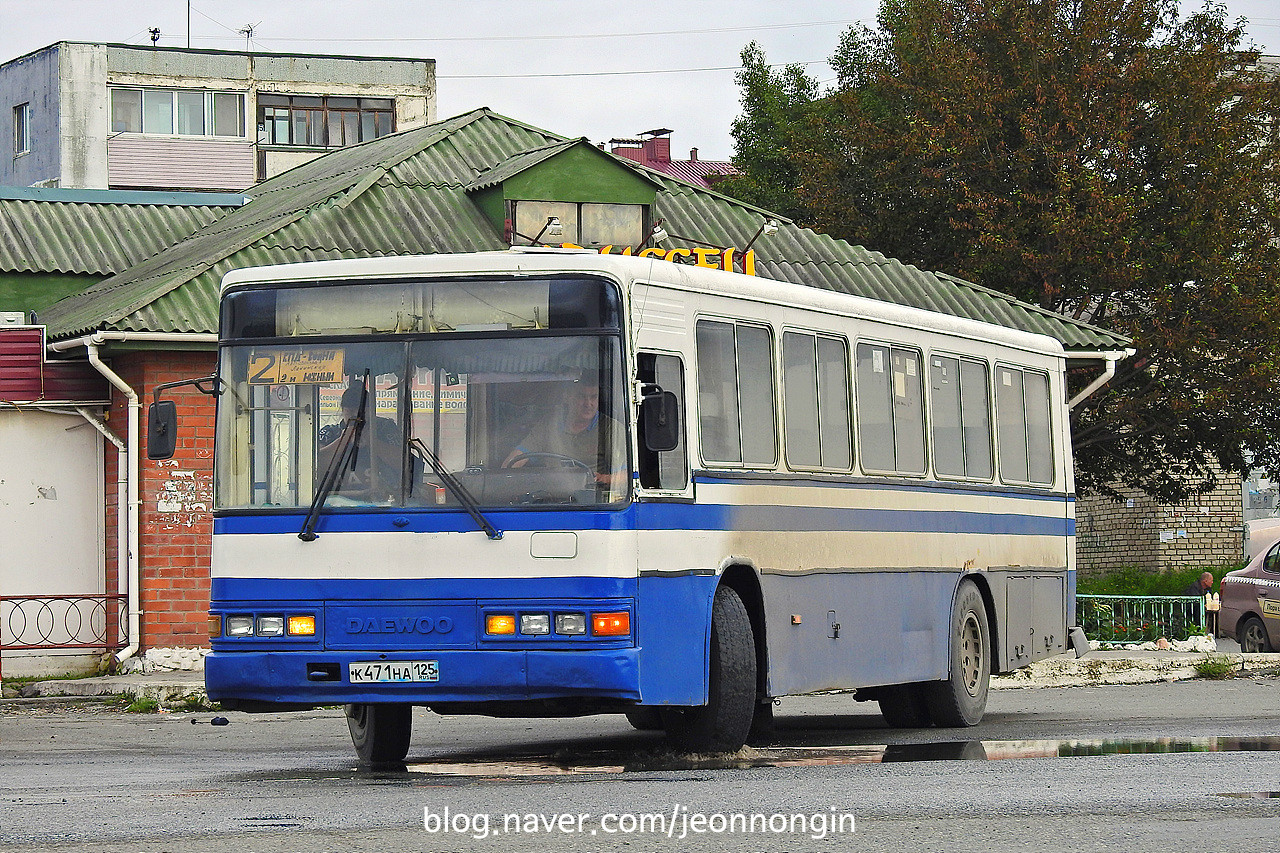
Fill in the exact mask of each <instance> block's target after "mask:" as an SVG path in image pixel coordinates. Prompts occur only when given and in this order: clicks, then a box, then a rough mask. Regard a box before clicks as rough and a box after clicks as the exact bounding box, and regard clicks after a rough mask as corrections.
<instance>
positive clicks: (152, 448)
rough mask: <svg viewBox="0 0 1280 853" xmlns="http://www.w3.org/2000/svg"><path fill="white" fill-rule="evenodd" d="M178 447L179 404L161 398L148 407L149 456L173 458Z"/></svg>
mask: <svg viewBox="0 0 1280 853" xmlns="http://www.w3.org/2000/svg"><path fill="white" fill-rule="evenodd" d="M177 448H178V406H177V404H176V403H174V402H173V401H172V400H160V401H159V402H156V403H152V404H151V405H150V406H148V407H147V458H148V459H172V458H173V453H174V451H175V450H177Z"/></svg>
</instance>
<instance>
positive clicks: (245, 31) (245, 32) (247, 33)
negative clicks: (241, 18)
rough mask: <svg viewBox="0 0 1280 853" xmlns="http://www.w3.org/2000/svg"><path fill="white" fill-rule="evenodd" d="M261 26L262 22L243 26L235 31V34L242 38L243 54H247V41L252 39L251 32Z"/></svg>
mask: <svg viewBox="0 0 1280 853" xmlns="http://www.w3.org/2000/svg"><path fill="white" fill-rule="evenodd" d="M261 25H262V21H258V23H256V24H245V25H244V26H243V27H241V28H240V29H238V30H236V32H238V33H239V34H240V35H242V36H244V52H245V53H248V52H249V41H250V40H251V39H252V38H253V31H254V30H256V29H257V28H258V27H260V26H261Z"/></svg>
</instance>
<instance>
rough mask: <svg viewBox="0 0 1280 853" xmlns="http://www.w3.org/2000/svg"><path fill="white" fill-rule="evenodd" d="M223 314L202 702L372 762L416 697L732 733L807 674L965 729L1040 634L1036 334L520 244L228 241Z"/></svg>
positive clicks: (1060, 487) (1049, 448)
mask: <svg viewBox="0 0 1280 853" xmlns="http://www.w3.org/2000/svg"><path fill="white" fill-rule="evenodd" d="M221 310H222V315H221V333H220V355H219V366H218V376H217V383H216V385H217V395H218V400H217V410H218V415H217V435H216V452H215V456H216V463H215V503H216V506H215V520H214V541H213V557H212V601H211V606H210V635H211V638H212V639H211V642H212V647H213V651H212V654H210V655H209V656H208V658H207V659H206V676H205V677H206V681H207V687H208V694H209V697H210V698H211V699H214V700H217V701H219V702H221V703H222V704H223V706H224V707H226V708H230V709H240V710H245V711H271V710H282V709H302V708H310V707H314V706H318V705H328V704H344V705H345V706H346V708H347V718H348V722H349V726H350V730H351V735H352V739H353V742H354V744H355V747H356V751H357V753H358V755H359V757H360V758H361V759H362V760H364V761H366V762H370V763H381V762H396V761H399V760H402V759H403V758H404V757H405V756H406V754H407V751H408V749H409V745H410V729H411V713H410V712H411V709H412V708H413V706H415V705H416V706H425V707H427V708H430V709H431V710H433V711H435V712H438V713H441V714H487V715H497V716H553V715H585V714H595V713H605V712H614V713H625V714H626V715H627V716H628V718H629V719H630V720H631V721H632V723H633V724H634V725H636V726H637V727H641V728H662V729H665V731H666V734H667V736H668V738H669V739H670V740H671V741H672V742H673V743H674V744H675V745H676V746H678V747H680V748H685V749H691V750H699V751H707V750H734V749H737V748H738V747H740V746H741V745H742V744H743V743H744V742H745V741H746V740H747V738H748V736H749V734H750V732H751V730H752V726H753V724H754V725H755V726H757V727H762V726H764V725H766V724H767V723H768V722H769V720H770V713H771V706H772V702H773V700H774V699H775V698H776V697H780V696H788V695H797V694H806V693H812V692H816V691H828V690H836V689H848V690H853V691H856V692H855V693H854V694H853V698H855V699H858V700H863V699H873V700H876V701H878V702H879V706H880V709H881V711H882V713H883V714H884V716H885V718H886V719H887V720H888V722H889V723H890V724H891V725H895V726H927V725H938V726H968V725H973V724H974V723H976V722H977V721H978V720H979V719H980V718H981V717H982V715H983V712H984V710H985V705H986V700H987V690H988V679H989V677H990V675H991V674H992V673H994V672H1004V671H1008V670H1011V669H1014V668H1017V667H1020V666H1024V665H1026V664H1028V663H1031V662H1032V661H1035V660H1037V659H1039V658H1042V657H1045V656H1048V655H1053V654H1059V653H1061V652H1063V651H1065V650H1066V648H1067V646H1068V640H1067V625H1068V609H1069V602H1071V601H1072V588H1073V585H1074V571H1073V548H1072V546H1073V536H1074V518H1073V512H1074V504H1073V486H1072V466H1071V449H1070V441H1069V437H1068V426H1067V423H1068V421H1067V411H1066V405H1065V402H1064V400H1065V397H1064V365H1065V359H1064V354H1063V349H1062V346H1061V345H1060V343H1059V342H1057V341H1056V340H1052V339H1050V338H1047V337H1043V336H1038V335H1033V334H1028V333H1024V332H1021V331H1016V330H1013V329H1010V328H1006V327H1002V326H998V325H991V324H986V323H980V322H975V321H970V320H965V319H960V318H957V317H952V316H946V315H942V314H937V313H930V312H926V311H921V310H915V309H912V308H907V307H903V306H899V305H894V304H888V303H884V302H878V301H873V300H869V299H864V298H858V297H854V296H849V295H844V294H839V293H834V292H829V291H825V290H821V289H817V288H812V287H806V286H801V285H797V284H790V283H783V282H779V281H771V280H766V279H763V278H758V277H754V276H747V275H741V274H738V273H733V272H724V271H720V270H710V269H703V268H698V267H694V266H688V265H683V264H676V263H669V262H666V261H661V260H656V259H653V258H639V257H619V256H608V255H601V254H597V253H591V252H586V251H573V250H549V249H538V248H525V249H512V250H510V251H507V252H494V253H481V254H471V255H435V256H428V257H399V258H382V259H370V260H347V261H330V262H319V263H304V264H295V265H285V266H277V267H265V268H259V269H246V270H239V271H235V272H232V273H230V274H228V275H227V276H226V278H225V279H224V281H223V291H222V309H221ZM157 417H159V415H157ZM161 421H163V418H161Z"/></svg>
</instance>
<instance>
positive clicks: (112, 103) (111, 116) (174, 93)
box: [107, 85, 248, 140]
mask: <svg viewBox="0 0 1280 853" xmlns="http://www.w3.org/2000/svg"><path fill="white" fill-rule="evenodd" d="M117 92H137V93H138V115H137V120H138V128H139V129H138V130H127V129H126V130H116V129H115V114H116V109H115V107H116V100H115V99H116V93H117ZM148 94H151V95H153V96H155V95H161V94H168V96H169V117H170V121H169V129H168V130H156V129H153V128H148V127H147V125H148V122H147V95H148ZM194 94H199V95H200V98H201V102H202V110H203V111H202V114H201V127H202V128H203V132H201V133H183V132H181V131H180V130H179V122H180V110H181V109H182V108H181V106H180V102H181V100H182V98H181V97H180V96H181V95H188V96H190V95H194ZM227 95H230V96H232V97H234V98H237V99H239V102H240V104H239V107H240V108H239V111H238V112H239V116H240V118H239V121H238V122H237V124H238V128H239V131H240V132H239V134H238V135H227V134H225V133H217V132H215V131H216V129H217V128H218V126H219V122H218V107H217V103H218V97H219V96H227ZM247 103H248V92H237V91H233V90H230V89H197V88H187V87H166V86H115V85H112V86H108V87H107V130H108V136H109V137H116V136H121V135H123V134H132V135H135V136H156V137H171V138H178V139H240V140H244V139H247V138H248V133H247V132H246V120H245V119H246V116H245V108H246V104H247Z"/></svg>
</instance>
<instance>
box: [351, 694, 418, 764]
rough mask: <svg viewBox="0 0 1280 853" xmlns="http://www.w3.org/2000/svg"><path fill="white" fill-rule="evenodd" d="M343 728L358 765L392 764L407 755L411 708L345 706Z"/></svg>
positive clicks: (400, 706)
mask: <svg viewBox="0 0 1280 853" xmlns="http://www.w3.org/2000/svg"><path fill="white" fill-rule="evenodd" d="M346 712H347V728H349V729H350V730H351V743H352V744H353V745H354V746H355V748H356V755H358V756H359V757H360V761H361V763H362V764H394V763H396V762H399V761H404V757H405V756H406V755H408V754H409V738H410V735H411V734H412V733H413V706H412V705H403V704H377V705H374V704H370V705H347V706H346Z"/></svg>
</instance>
